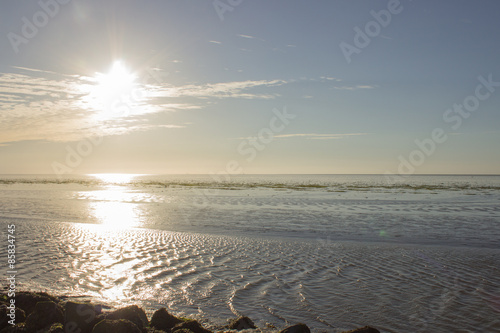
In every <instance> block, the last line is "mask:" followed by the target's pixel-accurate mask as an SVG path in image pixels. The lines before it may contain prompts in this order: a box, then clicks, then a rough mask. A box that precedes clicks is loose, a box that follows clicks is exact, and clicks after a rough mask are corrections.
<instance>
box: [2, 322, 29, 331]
mask: <svg viewBox="0 0 500 333" xmlns="http://www.w3.org/2000/svg"><path fill="white" fill-rule="evenodd" d="M0 333H27V331H26V328H25V327H24V323H23V324H16V325H15V326H12V325H9V326H7V327H6V328H4V329H3V330H1V331H0Z"/></svg>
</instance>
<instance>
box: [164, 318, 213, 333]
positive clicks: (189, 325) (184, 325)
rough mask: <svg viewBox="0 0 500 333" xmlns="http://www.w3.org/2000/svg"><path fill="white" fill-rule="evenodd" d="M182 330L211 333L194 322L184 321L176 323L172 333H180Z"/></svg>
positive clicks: (190, 320)
mask: <svg viewBox="0 0 500 333" xmlns="http://www.w3.org/2000/svg"><path fill="white" fill-rule="evenodd" d="M183 330H189V331H191V332H193V333H212V331H209V330H207V329H206V328H204V327H203V326H201V324H200V323H199V322H197V321H196V320H192V319H189V320H186V321H183V322H181V323H178V324H177V325H175V326H174V327H173V328H172V332H176V333H181V331H183Z"/></svg>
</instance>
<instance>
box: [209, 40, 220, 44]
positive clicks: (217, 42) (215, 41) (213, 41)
mask: <svg viewBox="0 0 500 333" xmlns="http://www.w3.org/2000/svg"><path fill="white" fill-rule="evenodd" d="M208 42H209V43H213V44H222V42H219V41H217V40H209V41H208Z"/></svg>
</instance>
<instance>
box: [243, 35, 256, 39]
mask: <svg viewBox="0 0 500 333" xmlns="http://www.w3.org/2000/svg"><path fill="white" fill-rule="evenodd" d="M238 37H242V38H248V39H256V38H257V37H254V36H250V35H238Z"/></svg>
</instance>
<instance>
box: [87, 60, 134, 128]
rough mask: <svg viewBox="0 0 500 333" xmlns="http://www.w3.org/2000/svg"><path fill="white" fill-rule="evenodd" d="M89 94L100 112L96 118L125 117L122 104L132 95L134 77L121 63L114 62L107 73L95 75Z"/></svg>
mask: <svg viewBox="0 0 500 333" xmlns="http://www.w3.org/2000/svg"><path fill="white" fill-rule="evenodd" d="M95 80H96V84H95V86H94V87H93V91H92V92H91V94H92V95H93V96H92V97H93V99H94V100H95V102H96V103H97V109H98V110H99V111H100V113H99V114H98V116H99V117H100V118H104V119H110V118H113V117H118V116H125V115H126V114H124V108H123V107H122V104H124V103H126V101H127V100H128V99H130V96H131V95H132V94H133V91H134V87H135V80H136V75H135V74H134V73H132V72H131V71H130V70H129V69H128V68H127V67H126V66H125V65H124V64H123V62H122V61H119V60H118V61H115V62H114V63H113V65H112V66H111V69H110V70H109V71H108V72H107V73H96V75H95Z"/></svg>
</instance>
